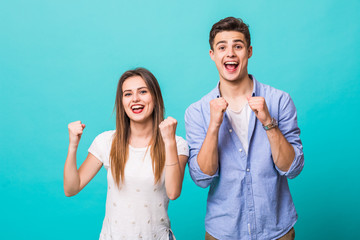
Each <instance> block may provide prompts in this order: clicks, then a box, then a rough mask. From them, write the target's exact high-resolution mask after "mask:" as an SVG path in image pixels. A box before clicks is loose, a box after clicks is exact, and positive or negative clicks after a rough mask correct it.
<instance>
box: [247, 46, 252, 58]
mask: <svg viewBox="0 0 360 240" xmlns="http://www.w3.org/2000/svg"><path fill="white" fill-rule="evenodd" d="M251 56H252V46H249V47H248V58H251Z"/></svg>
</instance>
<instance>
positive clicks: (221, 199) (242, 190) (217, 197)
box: [185, 75, 304, 240]
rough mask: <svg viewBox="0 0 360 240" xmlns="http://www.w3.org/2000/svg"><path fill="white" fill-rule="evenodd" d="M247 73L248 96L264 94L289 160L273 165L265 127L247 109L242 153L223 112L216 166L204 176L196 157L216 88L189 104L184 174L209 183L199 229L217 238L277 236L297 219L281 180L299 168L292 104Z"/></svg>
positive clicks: (286, 96) (300, 153)
mask: <svg viewBox="0 0 360 240" xmlns="http://www.w3.org/2000/svg"><path fill="white" fill-rule="evenodd" d="M250 77H251V78H252V79H253V82H254V88H253V93H252V96H261V97H264V98H265V101H266V104H267V106H268V109H269V112H270V114H271V116H272V117H274V118H275V119H276V120H277V122H278V124H279V129H280V130H281V132H282V134H283V135H284V136H285V138H286V139H287V141H288V142H289V143H290V144H291V145H292V146H293V147H294V150H295V158H294V160H293V162H292V165H291V167H290V169H289V170H288V171H287V172H283V171H281V170H280V169H278V168H277V167H276V165H275V164H274V161H273V158H272V155H271V149H270V143H269V140H268V137H267V135H266V131H265V130H264V129H263V127H262V124H261V123H260V121H259V120H257V118H256V116H255V114H254V113H253V112H252V113H251V115H250V121H249V132H248V140H249V149H248V155H246V153H245V151H244V150H243V146H242V145H241V142H240V140H239V138H238V137H237V135H236V133H235V131H233V130H232V126H231V124H230V122H229V119H228V117H227V115H226V113H225V116H224V120H223V123H222V125H221V127H220V130H219V142H218V154H219V168H218V170H217V172H216V173H215V174H214V175H213V176H209V175H207V174H204V173H203V172H202V171H201V170H200V168H199V164H198V162H197V155H198V153H199V151H200V148H201V146H202V143H203V141H204V139H205V136H206V131H207V128H208V126H209V121H210V104H209V103H210V101H211V100H212V99H214V98H217V97H218V96H219V95H220V93H219V89H218V87H216V88H215V89H214V90H212V91H211V92H210V93H208V94H207V95H206V96H204V97H203V98H202V99H201V100H200V101H198V102H196V103H193V104H192V105H190V107H189V108H188V109H187V110H186V113H185V125H186V138H187V141H188V143H189V146H190V157H189V169H190V175H191V177H192V179H193V180H194V182H195V183H196V184H197V185H198V186H200V187H202V188H206V187H208V186H210V190H209V194H208V199H207V211H206V217H205V228H206V231H207V232H208V233H209V234H211V235H212V236H213V237H215V238H217V239H221V240H227V239H228V240H235V239H266V240H269V239H277V238H279V237H281V236H283V235H284V234H286V233H287V232H288V231H289V230H290V229H291V228H292V227H293V225H294V224H295V222H296V220H297V213H296V210H295V207H294V203H293V200H292V198H291V194H290V190H289V186H288V181H287V178H294V177H296V176H297V175H298V174H299V173H300V172H301V170H302V168H303V166H304V155H303V151H302V143H301V140H300V137H299V135H300V129H299V128H298V126H297V116H296V109H295V105H294V103H293V101H292V99H291V98H290V96H289V94H287V93H285V92H283V91H280V90H277V89H275V88H273V87H270V86H268V85H265V84H262V83H260V82H258V81H256V79H255V78H254V77H253V76H251V75H250Z"/></svg>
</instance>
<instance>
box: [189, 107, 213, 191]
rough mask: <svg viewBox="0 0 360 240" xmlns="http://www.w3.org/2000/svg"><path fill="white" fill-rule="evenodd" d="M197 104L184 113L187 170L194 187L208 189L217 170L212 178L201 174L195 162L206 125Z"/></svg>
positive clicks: (204, 134)
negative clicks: (187, 147) (188, 153)
mask: <svg viewBox="0 0 360 240" xmlns="http://www.w3.org/2000/svg"><path fill="white" fill-rule="evenodd" d="M198 104H199V103H194V104H192V105H191V106H190V107H189V108H188V109H186V112H185V128H186V140H187V142H188V144H189V147H190V156H189V160H188V163H189V170H190V176H191V178H192V179H193V181H194V182H195V184H196V185H198V186H199V187H202V188H206V187H208V186H209V185H210V184H211V182H212V180H213V179H214V178H216V177H218V176H219V173H218V171H219V169H218V170H217V171H216V173H215V174H214V175H212V176H210V175H207V174H205V173H203V172H202V171H201V169H200V166H199V164H198V161H197V156H198V153H199V151H200V149H201V146H202V144H203V142H204V140H205V137H206V129H207V128H206V124H205V121H204V115H203V113H202V111H201V108H200V106H199V105H198Z"/></svg>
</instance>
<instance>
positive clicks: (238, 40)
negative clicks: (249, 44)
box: [234, 39, 245, 44]
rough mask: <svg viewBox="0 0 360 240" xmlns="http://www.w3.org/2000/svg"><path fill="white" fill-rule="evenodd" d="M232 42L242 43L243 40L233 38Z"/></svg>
mask: <svg viewBox="0 0 360 240" xmlns="http://www.w3.org/2000/svg"><path fill="white" fill-rule="evenodd" d="M234 42H242V43H243V44H245V42H244V41H243V40H241V39H235V40H234Z"/></svg>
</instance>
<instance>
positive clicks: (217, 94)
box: [215, 74, 258, 98]
mask: <svg viewBox="0 0 360 240" xmlns="http://www.w3.org/2000/svg"><path fill="white" fill-rule="evenodd" d="M249 77H250V79H251V80H253V83H254V85H253V90H252V94H251V96H252V97H255V96H256V92H257V91H256V90H257V85H258V82H257V81H256V79H255V77H254V76H253V75H251V74H249ZM215 93H216V97H217V98H219V97H221V93H220V81H219V82H218V83H217V86H216V89H215Z"/></svg>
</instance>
